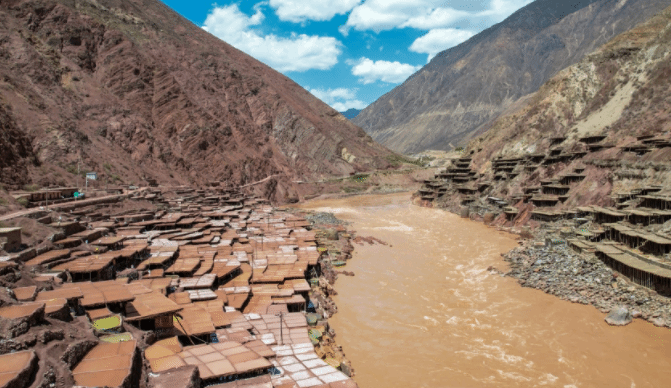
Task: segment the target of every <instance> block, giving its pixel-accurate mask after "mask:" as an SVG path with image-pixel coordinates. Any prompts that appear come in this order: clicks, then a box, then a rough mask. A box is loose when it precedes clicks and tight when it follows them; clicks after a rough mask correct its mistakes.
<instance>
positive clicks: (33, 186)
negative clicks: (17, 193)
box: [23, 183, 40, 193]
mask: <svg viewBox="0 0 671 388" xmlns="http://www.w3.org/2000/svg"><path fill="white" fill-rule="evenodd" d="M23 189H24V190H25V191H27V192H30V193H33V192H35V191H37V190H39V189H40V186H38V185H36V184H34V183H33V184H31V185H25V186H23Z"/></svg>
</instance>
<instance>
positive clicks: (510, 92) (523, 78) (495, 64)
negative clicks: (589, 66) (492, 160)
mask: <svg viewBox="0 0 671 388" xmlns="http://www.w3.org/2000/svg"><path fill="white" fill-rule="evenodd" d="M670 4H671V2H669V1H668V0H660V1H657V0H629V1H613V0H599V1H562V2H556V1H546V0H538V1H535V2H533V3H531V4H529V5H527V6H526V7H523V8H522V9H520V10H519V11H517V12H516V13H514V14H513V15H511V16H510V17H509V18H508V19H506V20H504V21H503V22H501V23H499V24H497V25H495V26H493V27H491V28H489V29H487V30H485V31H483V32H481V33H480V34H478V35H476V36H474V37H473V38H471V39H469V40H468V41H466V42H464V43H462V44H460V45H458V46H455V47H453V48H451V49H449V50H446V51H444V52H442V53H440V54H438V55H437V56H436V57H435V58H434V59H433V60H432V61H431V62H430V63H429V64H427V65H426V66H425V67H423V68H422V69H421V70H420V71H419V72H417V73H416V74H414V75H413V76H411V77H410V78H409V79H408V80H407V81H406V82H404V83H403V84H402V85H399V86H398V87H396V88H395V89H394V90H392V91H391V92H389V93H387V94H386V95H384V96H383V97H381V98H380V99H378V100H377V101H376V102H374V103H373V104H371V105H370V106H369V107H368V108H366V109H364V110H363V111H362V112H361V113H360V114H359V115H358V116H357V117H356V118H355V119H354V120H353V122H354V123H355V124H357V125H359V126H361V127H362V128H363V129H364V130H366V132H368V133H369V134H370V135H371V136H372V137H373V138H374V139H375V140H377V141H379V142H380V143H381V144H384V145H385V146H387V147H389V148H391V149H393V150H396V151H400V152H406V153H415V152H419V151H423V150H426V149H440V150H449V149H453V148H454V147H457V146H459V145H462V144H465V143H466V142H467V141H468V139H470V138H472V137H473V136H474V135H477V134H480V133H483V132H484V131H486V130H487V129H489V128H490V125H491V123H492V122H493V121H494V120H495V119H496V118H497V117H498V116H499V115H500V114H502V113H504V112H506V111H507V110H508V109H515V104H516V103H517V102H518V100H519V99H520V98H523V97H524V96H527V95H528V94H530V93H534V92H535V91H537V90H538V89H539V87H540V86H541V85H543V84H544V83H545V82H546V81H547V80H549V79H550V78H551V77H553V76H554V75H555V74H556V73H557V72H558V71H560V70H562V69H564V68H566V67H567V66H570V65H572V64H574V63H576V62H578V61H579V60H581V59H582V58H583V56H584V55H586V54H588V53H590V52H592V51H594V50H595V49H597V48H598V47H599V46H601V45H603V44H604V43H606V42H607V41H609V40H610V39H612V38H613V37H615V36H616V35H617V34H619V33H622V32H624V31H627V30H628V29H630V28H632V27H634V26H636V25H637V24H638V23H641V22H644V21H645V20H647V19H648V18H650V17H652V16H653V15H654V14H655V13H657V12H659V11H661V10H662V9H664V8H665V7H667V6H669V5H670Z"/></svg>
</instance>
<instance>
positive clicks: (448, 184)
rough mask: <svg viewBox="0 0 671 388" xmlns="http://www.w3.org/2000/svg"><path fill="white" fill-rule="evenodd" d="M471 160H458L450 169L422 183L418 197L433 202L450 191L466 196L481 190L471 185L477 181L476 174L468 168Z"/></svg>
mask: <svg viewBox="0 0 671 388" xmlns="http://www.w3.org/2000/svg"><path fill="white" fill-rule="evenodd" d="M470 165H471V158H459V159H455V160H454V161H453V162H452V167H449V168H447V169H446V170H445V171H441V172H439V173H438V174H436V176H435V177H434V178H433V179H428V180H425V181H424V186H422V188H420V190H419V195H420V197H421V199H422V200H424V201H429V202H433V201H434V200H436V199H438V198H441V197H444V196H445V195H447V194H448V192H450V191H455V190H461V192H462V193H464V192H466V193H467V194H468V195H471V194H474V193H475V192H477V191H479V190H480V189H481V188H480V187H478V186H474V185H472V182H473V181H475V180H476V179H477V173H476V172H475V171H473V170H472V169H471V168H470Z"/></svg>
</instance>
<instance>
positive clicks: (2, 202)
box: [0, 198, 9, 206]
mask: <svg viewBox="0 0 671 388" xmlns="http://www.w3.org/2000/svg"><path fill="white" fill-rule="evenodd" d="M7 205H9V202H7V200H6V199H4V198H0V206H7Z"/></svg>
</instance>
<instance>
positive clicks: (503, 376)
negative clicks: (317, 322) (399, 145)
mask: <svg viewBox="0 0 671 388" xmlns="http://www.w3.org/2000/svg"><path fill="white" fill-rule="evenodd" d="M301 206H302V207H306V208H309V209H310V210H312V211H316V212H330V213H333V214H334V215H335V216H336V217H337V218H338V219H340V220H343V221H345V222H347V223H348V224H347V225H343V227H346V228H347V229H348V232H347V234H349V235H350V238H352V237H353V236H354V231H355V232H356V236H357V237H366V238H369V237H370V238H371V240H372V238H375V239H377V240H379V241H384V242H387V243H388V244H389V245H384V244H380V243H375V244H372V245H371V244H369V243H365V244H363V245H357V244H356V242H355V241H354V240H353V239H351V243H352V244H353V246H354V247H355V249H354V250H353V251H352V260H347V265H346V266H345V267H344V268H343V270H345V271H348V272H353V273H354V274H355V276H342V274H339V277H338V279H337V281H336V283H335V285H331V286H332V287H333V289H334V290H335V291H337V293H336V294H330V295H329V297H330V298H331V300H332V301H334V302H335V303H336V304H337V313H336V314H334V315H331V316H329V319H328V322H329V327H330V328H332V329H334V330H335V331H336V332H337V336H336V337H335V339H336V340H337V345H336V347H337V348H339V349H342V350H344V352H343V353H346V357H347V360H348V361H349V362H350V363H351V365H352V366H353V367H354V368H355V369H356V375H355V380H356V382H357V383H358V384H359V385H360V386H361V387H404V386H422V387H427V388H434V387H435V388H438V387H444V386H445V381H450V382H451V384H452V385H454V386H487V385H490V386H496V387H519V386H540V385H549V386H579V387H583V386H603V385H606V384H610V383H612V384H611V385H616V386H617V385H619V384H621V379H622V375H625V376H627V380H626V381H627V385H629V381H630V380H631V382H632V383H634V384H636V386H663V385H664V382H666V381H668V379H669V378H671V374H670V373H669V372H668V370H670V369H669V368H670V367H671V362H670V358H669V356H668V344H669V343H671V331H668V330H666V329H662V328H658V327H655V326H654V325H652V324H650V323H648V322H647V321H644V320H642V319H636V320H634V322H633V323H632V324H630V325H629V326H627V327H625V328H621V327H612V326H609V325H607V324H606V323H605V322H603V319H604V317H605V314H604V313H602V312H601V311H599V310H597V309H595V308H594V307H592V306H589V305H584V304H581V303H566V302H565V301H563V300H561V299H560V298H557V297H556V296H553V295H549V294H546V293H543V292H538V290H536V289H532V288H530V287H520V285H519V284H518V282H517V279H514V278H513V277H512V276H502V272H500V271H497V270H495V268H499V269H501V270H503V272H510V271H513V266H514V265H513V263H509V262H507V261H505V260H503V259H502V256H504V255H506V254H507V253H508V252H515V251H516V249H523V248H525V245H524V244H526V242H524V241H523V242H522V245H520V241H519V239H517V238H514V237H517V233H514V234H511V233H504V232H509V230H504V229H502V228H501V229H500V230H499V227H494V226H487V225H483V223H480V222H469V221H468V220H466V219H462V218H460V217H459V216H456V215H453V214H451V213H449V212H444V211H440V210H438V209H427V208H422V207H416V206H413V205H411V204H410V201H409V195H407V194H402V195H396V194H392V195H365V196H358V197H349V198H343V199H337V200H320V201H316V202H310V203H308V204H303V205H301ZM328 218H329V219H331V216H328ZM521 232H522V230H521V229H520V230H519V231H518V233H521ZM359 240H361V239H359ZM537 242H540V239H539V240H538V241H536V240H534V239H530V240H529V241H528V243H529V244H532V245H530V246H532V247H533V244H534V243H537ZM555 248H556V247H555ZM336 270H337V269H336ZM338 271H339V270H338Z"/></svg>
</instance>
